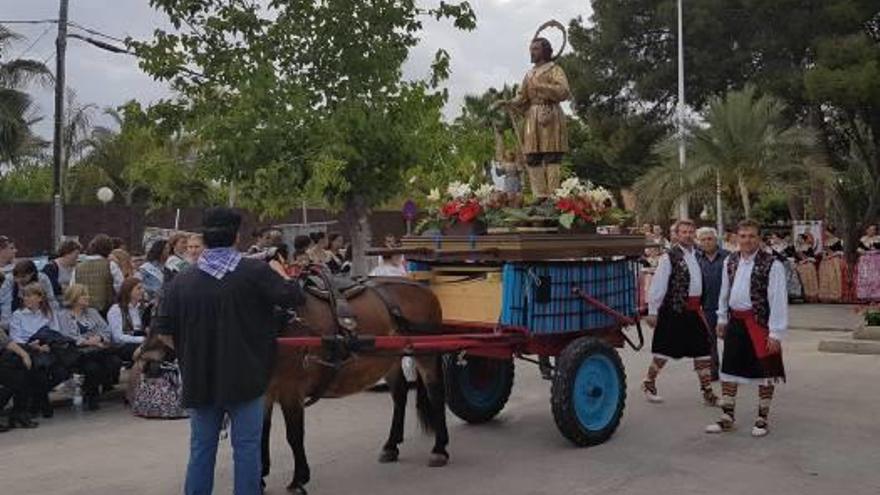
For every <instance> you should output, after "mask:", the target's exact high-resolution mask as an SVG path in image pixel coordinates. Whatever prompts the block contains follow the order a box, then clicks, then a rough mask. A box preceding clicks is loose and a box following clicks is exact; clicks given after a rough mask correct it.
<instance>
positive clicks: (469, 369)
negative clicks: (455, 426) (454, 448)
mask: <svg viewBox="0 0 880 495" xmlns="http://www.w3.org/2000/svg"><path fill="white" fill-rule="evenodd" d="M443 368H444V373H445V379H446V404H447V406H449V410H450V411H452V413H453V414H455V415H456V416H458V417H459V418H461V419H463V420H465V421H467V422H468V423H485V422H486V421H489V420H491V419H492V418H494V417H495V416H497V415H498V413H499V412H501V410H502V409H504V405H505V404H507V399H508V398H509V397H510V391H511V389H512V388H513V359H489V358H483V357H467V358H466V359H465V360H463V361H460V360H459V359H458V358H457V356H454V355H446V356H444V359H443Z"/></svg>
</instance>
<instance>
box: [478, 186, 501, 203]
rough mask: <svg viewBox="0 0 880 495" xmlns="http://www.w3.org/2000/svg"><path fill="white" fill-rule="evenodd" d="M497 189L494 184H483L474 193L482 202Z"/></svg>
mask: <svg viewBox="0 0 880 495" xmlns="http://www.w3.org/2000/svg"><path fill="white" fill-rule="evenodd" d="M495 191H496V189H495V186H493V185H492V184H483V185H481V186H480V187H478V188H477V190H476V192H475V193H474V195H475V196H476V197H477V199H478V200H480V202H481V203H482V202H485V201H486V200H488V199H489V197H490V196H492V193H494V192H495Z"/></svg>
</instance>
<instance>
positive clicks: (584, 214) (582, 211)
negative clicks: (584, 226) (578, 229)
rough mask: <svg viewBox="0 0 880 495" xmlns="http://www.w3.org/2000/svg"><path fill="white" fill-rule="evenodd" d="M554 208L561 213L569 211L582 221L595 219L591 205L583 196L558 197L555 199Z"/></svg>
mask: <svg viewBox="0 0 880 495" xmlns="http://www.w3.org/2000/svg"><path fill="white" fill-rule="evenodd" d="M556 209H557V210H559V211H560V212H561V213H563V214H565V213H571V214H573V215H574V216H576V217H577V218H580V219H581V220H583V221H584V222H594V221H596V218H595V217H594V213H595V211H594V210H593V205H592V204H591V203H590V202H589V201H587V200H585V199H584V198H579V197H567V198H562V199H559V200H557V201H556Z"/></svg>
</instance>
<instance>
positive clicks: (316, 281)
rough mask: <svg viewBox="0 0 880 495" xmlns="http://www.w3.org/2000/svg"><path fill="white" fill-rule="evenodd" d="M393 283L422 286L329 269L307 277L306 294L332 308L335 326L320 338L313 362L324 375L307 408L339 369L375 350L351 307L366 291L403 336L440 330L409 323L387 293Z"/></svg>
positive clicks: (318, 397)
mask: <svg viewBox="0 0 880 495" xmlns="http://www.w3.org/2000/svg"><path fill="white" fill-rule="evenodd" d="M390 284H395V285H410V286H414V287H415V286H418V287H421V284H419V283H418V282H414V281H412V280H407V279H400V278H371V279H350V278H344V277H335V276H333V275H331V274H330V273H329V272H328V271H327V270H326V269H313V270H312V271H310V272H309V274H308V275H307V276H306V277H304V288H305V290H306V292H308V293H309V294H311V295H313V296H315V297H316V298H318V299H320V300H322V301H324V302H326V303H327V304H328V306H330V311H331V313H332V314H333V319H334V321H335V323H336V325H335V332H334V333H333V334H330V335H323V336H322V337H321V344H322V345H321V349H322V356H321V357H319V358H316V359H314V362H316V363H318V364H319V365H321V366H322V367H323V369H324V372H322V373H321V377H320V379H319V381H318V385H317V387H316V388H315V390H314V391H313V392H312V393H311V394H310V396H309V397H308V399H307V400H306V402H305V406H306V407H308V406H310V405H312V404H314V403H316V402H318V400H320V399H321V398H322V397H323V395H324V393H325V392H326V391H327V389H328V388H329V387H330V384H331V383H332V382H333V379H334V378H335V377H336V374H337V373H338V372H339V370H341V369H342V368H343V367H344V366H345V365H347V364H348V363H349V362H351V360H352V358H353V357H354V356H355V355H356V354H357V353H359V352H362V351H365V350H369V349H372V348H373V347H374V345H375V339H373V338H368V337H363V336H360V335H359V334H358V321H357V316H356V315H355V313H354V311H353V310H352V308H351V305H350V304H349V301H350V300H354V299H356V298H358V297H360V296H362V295H363V294H365V293H367V292H371V293H373V294H375V295H376V297H378V298H379V300H380V301H382V304H383V306H385V310H386V311H387V312H388V315H389V316H390V317H391V321H392V322H393V324H394V326H395V327H396V328H397V330H398V331H399V332H401V333H431V332H436V331H437V330H438V328H437V325H436V324H432V323H421V322H413V321H410V320H409V319H408V318H407V317H406V316H405V315H404V314H403V310H402V309H401V308H400V305H398V304H397V302H396V301H395V300H394V298H393V297H392V296H391V294H390V293H389V292H388V290H387V288H386V286H387V285H390Z"/></svg>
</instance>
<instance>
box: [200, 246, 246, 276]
mask: <svg viewBox="0 0 880 495" xmlns="http://www.w3.org/2000/svg"><path fill="white" fill-rule="evenodd" d="M239 261H241V253H239V252H238V251H237V250H236V249H235V248H231V247H223V248H214V249H206V250H205V251H204V252H203V253H202V256H201V257H200V258H199V261H198V265H199V270H201V271H203V272H205V273H207V274H208V275H210V276H212V277H214V278H216V279H217V280H221V279H222V278H223V277H225V276H226V274H227V273H229V272H232V271H234V270H235V268H236V267H237V266H238V262H239Z"/></svg>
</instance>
